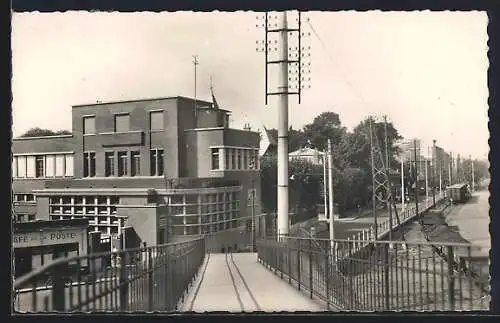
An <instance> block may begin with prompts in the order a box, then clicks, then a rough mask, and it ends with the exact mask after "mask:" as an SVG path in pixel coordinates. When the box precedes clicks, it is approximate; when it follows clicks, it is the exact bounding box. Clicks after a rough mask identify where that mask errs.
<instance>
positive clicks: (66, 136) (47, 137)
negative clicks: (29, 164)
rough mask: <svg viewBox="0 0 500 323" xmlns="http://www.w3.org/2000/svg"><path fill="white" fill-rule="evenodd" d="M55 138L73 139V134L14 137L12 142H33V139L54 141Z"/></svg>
mask: <svg viewBox="0 0 500 323" xmlns="http://www.w3.org/2000/svg"><path fill="white" fill-rule="evenodd" d="M55 138H73V134H70V135H51V136H33V137H16V138H13V139H12V141H21V140H35V139H55Z"/></svg>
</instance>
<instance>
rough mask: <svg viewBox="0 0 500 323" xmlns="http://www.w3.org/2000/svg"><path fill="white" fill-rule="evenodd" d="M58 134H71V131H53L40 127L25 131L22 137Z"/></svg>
mask: <svg viewBox="0 0 500 323" xmlns="http://www.w3.org/2000/svg"><path fill="white" fill-rule="evenodd" d="M57 135H71V132H69V131H68V130H59V131H55V132H54V131H52V130H49V129H41V128H38V127H35V128H31V129H29V130H28V131H26V132H25V133H23V134H22V135H21V136H20V137H43V136H57Z"/></svg>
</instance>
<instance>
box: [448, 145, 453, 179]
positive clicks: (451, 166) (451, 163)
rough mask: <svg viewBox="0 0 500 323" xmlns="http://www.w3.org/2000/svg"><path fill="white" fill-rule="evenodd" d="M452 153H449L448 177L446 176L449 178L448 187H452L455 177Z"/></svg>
mask: <svg viewBox="0 0 500 323" xmlns="http://www.w3.org/2000/svg"><path fill="white" fill-rule="evenodd" d="M453 168H454V167H453V152H451V151H450V175H449V176H448V177H449V180H450V185H453V179H454V178H455V176H453Z"/></svg>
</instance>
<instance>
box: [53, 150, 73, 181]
mask: <svg viewBox="0 0 500 323" xmlns="http://www.w3.org/2000/svg"><path fill="white" fill-rule="evenodd" d="M64 169H65V170H64V175H66V176H73V155H66V156H65V158H64ZM56 172H57V171H56Z"/></svg>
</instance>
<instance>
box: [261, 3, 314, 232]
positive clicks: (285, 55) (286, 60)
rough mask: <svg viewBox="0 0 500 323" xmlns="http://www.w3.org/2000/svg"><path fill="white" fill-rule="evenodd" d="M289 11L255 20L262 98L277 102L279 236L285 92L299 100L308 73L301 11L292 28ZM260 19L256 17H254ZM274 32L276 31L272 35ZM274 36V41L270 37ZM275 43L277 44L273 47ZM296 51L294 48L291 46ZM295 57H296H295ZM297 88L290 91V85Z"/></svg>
mask: <svg viewBox="0 0 500 323" xmlns="http://www.w3.org/2000/svg"><path fill="white" fill-rule="evenodd" d="M288 15H289V13H288V12H286V11H284V12H280V13H276V14H275V15H274V16H271V15H270V14H269V13H267V12H266V13H265V15H264V17H263V20H264V21H263V23H261V24H260V25H259V24H257V27H264V29H265V40H264V41H261V42H259V41H257V45H259V43H260V44H261V45H262V47H261V48H257V51H263V52H264V53H265V73H266V77H265V87H266V89H265V92H266V95H265V102H266V105H267V99H268V96H270V95H275V96H277V101H278V102H277V106H278V113H279V115H278V221H277V222H278V228H277V229H278V230H277V231H278V232H277V234H278V236H286V235H288V232H289V225H290V224H289V220H288V217H289V214H288V212H289V210H288V208H289V205H288V203H289V189H288V182H289V174H288V96H289V95H298V98H299V104H300V98H301V93H302V90H303V88H304V86H303V84H302V83H303V82H304V78H303V77H302V75H303V74H306V73H308V71H307V70H305V69H304V68H305V66H303V65H304V64H303V63H304V62H303V61H304V59H303V56H304V54H303V47H302V46H301V45H302V44H301V37H302V36H305V35H303V34H302V32H301V13H300V11H299V13H298V18H297V22H298V27H297V28H291V27H290V26H289V21H288ZM257 19H259V17H257ZM297 34H298V35H297ZM274 35H277V37H276V36H274ZM293 35H297V36H298V37H297V38H298V46H293V47H292V46H291V45H290V46H289V37H292V36H293ZM272 37H275V39H274V41H273V40H271V39H270V38H272ZM274 46H276V47H274ZM294 47H295V49H296V52H294V49H293V48H294ZM273 51H274V52H275V53H276V55H274V57H275V59H270V56H271V55H270V52H273ZM294 57H295V58H294ZM271 64H276V65H278V66H279V77H278V84H277V85H276V88H277V91H271V92H270V91H269V84H268V83H269V82H268V70H269V65H271ZM293 68H295V69H296V70H297V71H296V73H297V74H298V77H295V78H292V77H290V74H293V72H291V71H289V70H293ZM289 80H290V81H292V82H293V81H296V84H293V83H292V84H289ZM294 88H295V89H296V91H293V90H292V89H294Z"/></svg>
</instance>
